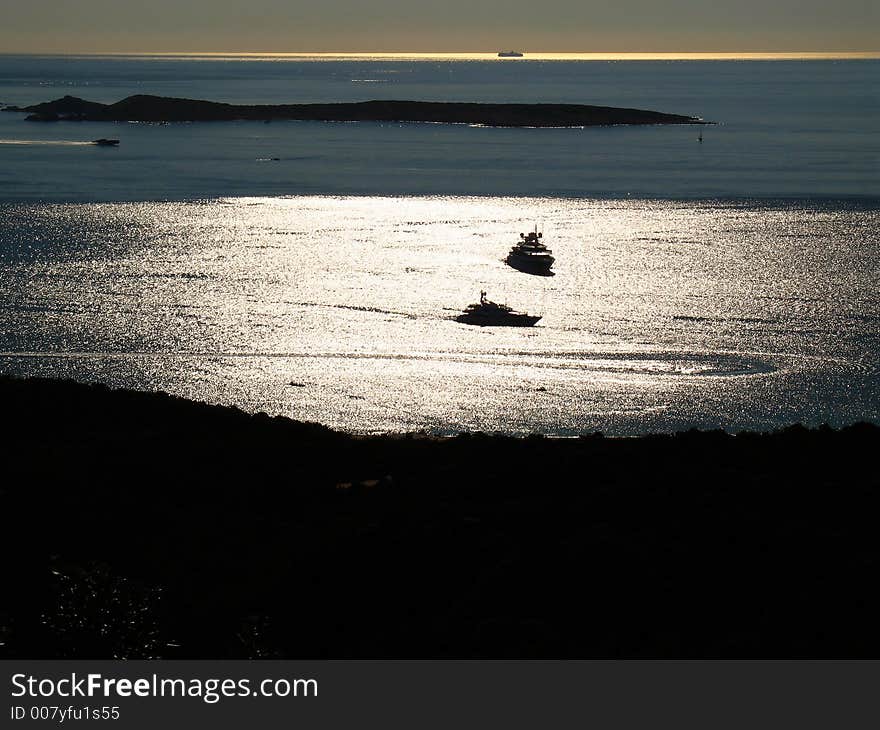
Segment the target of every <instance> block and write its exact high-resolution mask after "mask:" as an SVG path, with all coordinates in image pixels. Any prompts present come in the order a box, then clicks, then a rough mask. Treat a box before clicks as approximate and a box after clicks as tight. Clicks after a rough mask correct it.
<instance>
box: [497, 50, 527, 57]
mask: <svg viewBox="0 0 880 730" xmlns="http://www.w3.org/2000/svg"><path fill="white" fill-rule="evenodd" d="M522 57H523V54H522V53H520V52H519V51H498V58H522Z"/></svg>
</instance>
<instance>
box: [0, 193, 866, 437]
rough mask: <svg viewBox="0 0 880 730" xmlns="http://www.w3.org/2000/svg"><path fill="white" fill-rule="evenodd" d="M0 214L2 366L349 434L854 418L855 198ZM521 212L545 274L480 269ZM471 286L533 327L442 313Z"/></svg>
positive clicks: (858, 377)
mask: <svg viewBox="0 0 880 730" xmlns="http://www.w3.org/2000/svg"><path fill="white" fill-rule="evenodd" d="M0 214H2V217H3V220H4V223H3V234H4V242H5V244H6V245H5V246H4V248H3V250H2V254H0V266H2V269H0V292H2V297H3V302H4V303H5V304H4V308H3V309H2V310H0V324H2V339H0V350H2V352H0V368H2V370H3V371H5V372H15V373H29V374H41V375H53V376H65V377H67V376H70V377H76V378H80V379H87V380H100V381H105V382H108V383H111V384H114V385H120V386H127V387H135V388H149V389H164V390H169V391H172V392H175V393H179V394H182V395H186V396H189V397H193V398H198V399H204V400H208V401H212V402H222V403H230V404H237V405H239V406H241V407H243V408H246V409H249V410H266V411H269V412H272V413H283V414H285V415H290V416H292V417H295V418H299V419H304V420H313V421H319V422H322V423H326V424H328V425H331V426H334V427H338V428H345V429H350V430H356V431H384V430H413V429H427V430H430V431H433V432H441V433H447V432H452V431H456V430H460V429H484V430H504V431H515V432H525V431H542V432H547V433H556V434H570V433H578V432H583V431H592V430H604V431H607V432H612V433H638V432H644V431H653V430H674V429H679V428H684V427H690V426H692V425H697V426H703V427H707V426H725V427H728V428H744V427H752V428H765V427H771V426H775V425H780V424H784V423H789V422H793V421H799V420H802V421H810V422H821V421H826V420H828V421H832V422H848V421H852V420H856V419H860V418H868V419H874V420H876V419H877V417H878V413H880V406H878V404H880V393H878V388H877V380H878V378H877V375H878V357H877V355H878V336H877V322H878V321H880V302H878V297H877V293H876V282H877V280H878V264H877V261H878V260H880V259H878V256H877V254H878V240H880V239H878V234H877V230H878V227H877V224H878V222H880V221H878V219H880V214H878V211H876V210H874V209H872V208H870V207H866V206H861V207H860V206H858V205H855V204H854V205H852V206H846V205H831V204H829V205H825V206H818V205H817V206H815V207H811V208H804V207H802V206H798V205H794V204H792V205H776V206H774V205H767V204H756V205H751V204H746V203H739V204H723V203H706V202H703V203H671V202H666V201H662V202H661V201H656V202H652V201H647V202H646V201H633V202H627V201H604V202H602V201H584V200H563V199H546V198H545V199H523V198H447V197H443V198H440V197H438V198H425V197H422V198H366V197H361V198H330V197H297V198H267V199H256V198H252V199H228V200H219V201H208V202H198V203H142V204H101V205H58V206H26V205H21V206H14V205H8V206H4V207H2V208H0ZM536 222H537V223H538V225H539V226H541V227H543V230H544V232H545V237H546V240H547V243H548V244H549V245H550V246H551V247H552V248H553V250H554V255H556V257H557V265H556V272H557V273H556V276H554V277H550V278H544V277H532V276H528V275H525V274H522V273H519V272H516V271H514V270H513V269H510V268H509V267H507V266H506V265H505V264H504V263H503V261H502V259H503V257H504V255H505V253H506V251H507V249H508V248H509V247H510V246H511V245H512V243H513V242H514V241H515V240H516V239H517V238H518V233H519V232H520V231H524V230H526V229H528V228H530V227H531V226H532V225H534V223H536ZM480 289H485V290H487V291H488V292H489V295H490V297H491V298H493V299H495V300H496V301H506V302H508V303H509V304H511V305H512V306H514V307H515V308H517V309H520V310H527V311H529V312H531V313H535V314H540V315H542V316H543V319H542V320H541V321H540V322H539V324H538V326H537V327H534V328H485V329H481V328H475V327H468V326H466V325H461V324H458V323H457V322H455V321H454V319H453V318H454V316H455V314H456V313H457V312H458V311H459V310H461V309H462V308H463V307H464V306H465V305H466V304H468V303H470V302H472V301H475V300H476V298H477V297H478V295H479V291H480Z"/></svg>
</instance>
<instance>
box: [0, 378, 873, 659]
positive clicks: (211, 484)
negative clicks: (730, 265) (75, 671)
mask: <svg viewBox="0 0 880 730" xmlns="http://www.w3.org/2000/svg"><path fill="white" fill-rule="evenodd" d="M0 399H2V403H3V406H4V408H3V425H4V429H5V433H4V436H3V442H2V443H3V449H2V460H3V467H4V468H3V471H4V480H3V485H2V487H0V490H2V491H0V503H2V514H3V516H4V528H3V530H2V535H3V537H2V540H3V543H4V544H3V546H2V548H3V549H2V556H3V557H2V560H3V576H4V590H3V592H2V602H0V632H2V636H0V642H3V643H4V645H3V646H2V647H0V654H2V655H5V656H7V657H30V658H36V657H92V658H97V657H110V656H114V655H117V656H127V657H132V658H137V657H150V656H155V657H170V658H174V657H195V658H209V657H270V656H278V657H288V658H310V657H335V658H342V657H423V658H427V657H521V658H524V657H869V656H870V657H876V656H878V655H880V622H878V620H877V616H878V615H880V593H878V588H877V581H876V572H877V565H878V562H880V538H878V530H877V515H878V514H880V478H878V471H877V469H876V457H877V453H878V450H880V429H878V428H877V427H875V426H871V425H865V424H862V425H856V426H852V427H849V428H845V429H843V430H840V431H834V430H830V429H819V430H808V429H805V428H802V427H792V428H789V429H786V430H784V431H781V432H778V433H774V434H769V435H759V434H742V435H737V436H732V435H728V434H725V433H722V432H710V433H697V432H690V433H684V434H679V435H676V436H653V437H645V438H639V439H607V438H602V437H601V436H585V437H583V438H579V439H565V440H555V439H547V438H540V437H530V438H525V439H518V438H507V437H500V436H487V435H485V434H470V435H462V436H459V437H457V438H453V439H441V440H436V439H432V438H427V437H424V436H419V435H409V436H384V437H371V438H355V437H350V436H346V435H342V434H338V433H334V432H332V431H330V430H328V429H326V428H323V427H321V426H317V425H310V424H303V423H296V422H293V421H289V420H286V419H282V418H269V417H267V416H265V415H262V414H260V415H255V416H251V415H247V414H245V413H242V412H240V411H238V410H235V409H231V408H221V407H216V406H208V405H204V404H197V403H192V402H188V401H185V400H182V399H179V398H173V397H170V396H167V395H162V394H145V393H134V392H125V391H111V390H108V389H107V388H105V387H101V386H88V385H80V384H76V383H72V382H57V381H46V380H27V381H22V380H15V379H0Z"/></svg>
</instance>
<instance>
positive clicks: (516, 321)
mask: <svg viewBox="0 0 880 730" xmlns="http://www.w3.org/2000/svg"><path fill="white" fill-rule="evenodd" d="M539 319H541V318H540V317H536V316H534V315H531V314H526V313H525V312H515V311H513V310H512V309H511V308H510V307H508V306H507V305H505V304H495V302H490V301H489V300H488V299H486V292H484V291H481V292H480V303H479V304H468V306H467V308H466V309H465V310H464V311H463V312H462V313H461V314H459V315H458V316H457V317H456V318H455V321H456V322H461V323H462V324H473V325H477V326H478V327H531V326H533V325H534V324H535V322H537V321H538V320H539Z"/></svg>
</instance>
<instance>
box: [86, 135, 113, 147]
mask: <svg viewBox="0 0 880 730" xmlns="http://www.w3.org/2000/svg"><path fill="white" fill-rule="evenodd" d="M92 144H96V145H98V146H99V147H116V146H117V145H118V144H119V140H118V139H104V137H101V139H93V140H92Z"/></svg>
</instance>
